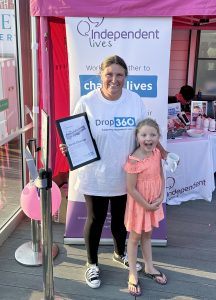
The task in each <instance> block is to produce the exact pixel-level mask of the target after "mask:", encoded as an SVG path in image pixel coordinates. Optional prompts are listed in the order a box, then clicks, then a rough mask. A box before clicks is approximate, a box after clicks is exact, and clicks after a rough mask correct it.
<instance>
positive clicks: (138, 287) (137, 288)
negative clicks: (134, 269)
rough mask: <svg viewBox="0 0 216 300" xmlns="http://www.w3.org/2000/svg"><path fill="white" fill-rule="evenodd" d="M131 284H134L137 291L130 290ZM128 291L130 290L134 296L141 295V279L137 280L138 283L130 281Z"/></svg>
mask: <svg viewBox="0 0 216 300" xmlns="http://www.w3.org/2000/svg"><path fill="white" fill-rule="evenodd" d="M129 285H132V286H134V287H135V288H136V292H132V291H130V289H129ZM138 290H139V291H138ZM128 292H129V293H130V294H131V295H132V296H134V297H138V296H141V294H142V291H141V287H140V284H139V281H137V283H132V282H130V281H128Z"/></svg>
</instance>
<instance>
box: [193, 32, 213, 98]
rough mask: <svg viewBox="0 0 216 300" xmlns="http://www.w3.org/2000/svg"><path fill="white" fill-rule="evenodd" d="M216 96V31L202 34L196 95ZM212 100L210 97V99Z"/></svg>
mask: <svg viewBox="0 0 216 300" xmlns="http://www.w3.org/2000/svg"><path fill="white" fill-rule="evenodd" d="M199 90H201V91H202V94H203V95H205V96H215V95H216V31H214V30H206V31H205V30H204V31H201V32H200V41H199V51H198V56H197V70H196V94H197V93H198V91H199ZM209 98H210V97H209Z"/></svg>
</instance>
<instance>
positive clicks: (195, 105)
mask: <svg viewBox="0 0 216 300" xmlns="http://www.w3.org/2000/svg"><path fill="white" fill-rule="evenodd" d="M207 110H208V101H191V125H195V124H196V119H197V117H198V116H199V115H207Z"/></svg>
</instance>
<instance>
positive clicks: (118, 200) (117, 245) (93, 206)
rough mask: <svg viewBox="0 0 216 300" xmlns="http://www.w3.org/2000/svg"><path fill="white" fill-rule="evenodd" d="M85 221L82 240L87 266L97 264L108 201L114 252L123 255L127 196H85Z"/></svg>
mask: <svg viewBox="0 0 216 300" xmlns="http://www.w3.org/2000/svg"><path fill="white" fill-rule="evenodd" d="M85 200H86V207H87V219H86V223H85V226H84V238H85V245H86V250H87V257H88V263H89V264H97V263H98V247H99V243H100V238H101V233H102V229H103V225H104V222H105V219H106V216H107V210H108V206H109V201H110V208H111V232H112V236H113V241H114V251H115V252H116V253H117V254H119V255H123V254H124V251H125V241H126V236H127V232H126V229H125V226H124V213H125V206H126V201H127V195H122V196H115V197H99V196H88V195H85Z"/></svg>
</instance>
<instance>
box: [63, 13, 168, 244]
mask: <svg viewBox="0 0 216 300" xmlns="http://www.w3.org/2000/svg"><path fill="white" fill-rule="evenodd" d="M65 20H66V32H67V47H68V59H69V80H70V110H71V114H72V113H73V111H74V107H75V105H76V103H77V101H78V100H79V98H80V96H82V95H85V94H87V93H88V92H90V91H91V90H94V89H95V88H98V87H100V86H101V81H100V76H99V73H100V64H101V62H102V61H103V60H104V58H106V57H108V56H110V55H118V56H120V57H122V58H123V59H124V60H125V62H126V64H127V66H128V71H129V75H128V77H127V80H126V83H125V87H126V88H127V89H130V90H132V91H134V92H136V93H138V94H139V95H140V96H141V97H142V99H143V101H144V104H145V106H146V109H147V112H148V116H149V117H152V118H154V119H156V120H157V122H158V124H159V125H160V129H161V133H162V138H161V143H162V144H163V146H164V147H165V148H166V134H167V111H168V107H167V105H168V104H167V103H168V101H167V99H168V79H169V61H170V45H171V31H172V18H171V17H145V18H140V17H138V18H102V17H101V18H88V17H82V18H78V17H76V18H73V17H68V18H65ZM75 180H76V170H75V171H72V172H70V180H69V192H68V200H69V201H68V207H67V215H66V230H65V239H64V242H65V243H68V244H70V243H79V242H80V243H83V242H84V240H83V226H84V223H85V219H86V208H85V202H84V197H83V195H81V194H79V192H77V191H76V190H75V189H74V183H75ZM164 210H165V204H164ZM111 241H112V239H111V232H110V214H109V213H108V216H107V219H106V223H105V225H104V230H103V234H102V239H101V242H104V243H106V242H107V243H110V242H111ZM154 242H155V244H166V218H165V219H164V220H163V221H162V222H160V227H159V228H157V229H155V230H154V232H153V243H154Z"/></svg>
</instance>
